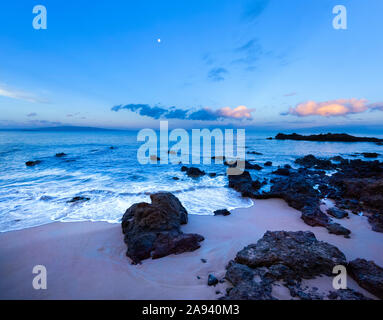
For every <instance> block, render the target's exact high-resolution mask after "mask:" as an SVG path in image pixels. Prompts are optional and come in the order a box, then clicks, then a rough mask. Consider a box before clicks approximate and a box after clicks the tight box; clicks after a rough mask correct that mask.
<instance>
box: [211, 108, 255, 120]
mask: <svg viewBox="0 0 383 320" xmlns="http://www.w3.org/2000/svg"><path fill="white" fill-rule="evenodd" d="M254 111H255V109H249V108H247V107H246V106H238V107H236V108H234V109H230V108H229V107H225V108H221V109H219V110H217V113H218V114H219V115H221V116H222V117H223V118H232V119H249V120H251V119H252V118H253V117H252V115H251V113H252V112H254Z"/></svg>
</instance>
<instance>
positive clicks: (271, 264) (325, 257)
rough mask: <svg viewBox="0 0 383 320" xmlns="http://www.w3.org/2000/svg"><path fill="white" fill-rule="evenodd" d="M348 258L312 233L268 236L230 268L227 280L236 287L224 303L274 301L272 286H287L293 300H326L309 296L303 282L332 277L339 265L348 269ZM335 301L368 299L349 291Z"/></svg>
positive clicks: (233, 262)
mask: <svg viewBox="0 0 383 320" xmlns="http://www.w3.org/2000/svg"><path fill="white" fill-rule="evenodd" d="M346 264H347V262H346V258H345V256H344V254H343V253H342V252H341V251H340V250H339V249H338V248H336V247H335V246H333V245H331V244H328V243H326V242H322V241H318V240H317V239H316V237H315V235H314V234H313V233H312V232H303V231H298V232H286V231H275V232H270V231H268V232H266V233H265V235H264V236H263V238H262V239H260V240H259V241H258V242H257V243H256V244H252V245H249V246H247V247H245V248H244V249H243V250H241V251H240V252H238V253H237V256H236V258H235V260H233V261H230V262H229V264H228V266H227V267H226V276H225V278H226V279H227V280H228V281H229V282H230V283H231V284H232V286H233V287H232V288H229V289H228V290H227V294H226V296H225V298H224V299H227V300H273V299H275V298H274V297H273V296H272V285H273V284H275V283H277V282H278V283H279V284H283V285H284V286H285V287H287V288H288V290H289V291H290V294H291V296H292V297H298V298H300V299H323V298H325V297H324V296H320V295H319V294H317V293H315V292H314V291H315V290H313V291H311V292H305V291H304V289H303V288H302V287H301V281H302V279H312V278H315V277H317V276H321V275H327V276H332V275H333V274H332V271H333V268H334V267H335V266H336V265H346ZM333 298H334V299H339V298H341V299H357V300H359V299H366V298H365V297H364V296H363V295H362V294H360V293H357V292H355V291H352V290H349V291H347V292H342V293H339V292H337V293H335V294H334V293H333Z"/></svg>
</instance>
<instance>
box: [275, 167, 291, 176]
mask: <svg viewBox="0 0 383 320" xmlns="http://www.w3.org/2000/svg"><path fill="white" fill-rule="evenodd" d="M273 174H276V175H277V176H286V177H287V176H289V175H290V170H289V169H287V168H278V169H277V170H275V171H273Z"/></svg>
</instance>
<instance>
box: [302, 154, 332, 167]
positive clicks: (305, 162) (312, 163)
mask: <svg viewBox="0 0 383 320" xmlns="http://www.w3.org/2000/svg"><path fill="white" fill-rule="evenodd" d="M295 163H296V164H299V165H301V166H305V167H307V168H313V167H314V168H315V169H323V170H331V169H333V168H334V167H335V165H334V164H333V163H332V162H331V161H330V160H322V159H318V158H316V157H315V156H313V155H312V154H309V155H307V156H305V157H303V158H299V159H297V160H295Z"/></svg>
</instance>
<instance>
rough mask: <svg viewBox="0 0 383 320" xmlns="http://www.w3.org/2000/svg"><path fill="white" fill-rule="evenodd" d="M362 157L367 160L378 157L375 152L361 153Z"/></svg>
mask: <svg viewBox="0 0 383 320" xmlns="http://www.w3.org/2000/svg"><path fill="white" fill-rule="evenodd" d="M362 155H363V157H365V158H367V159H375V158H377V157H379V153H376V152H363V153H362Z"/></svg>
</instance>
